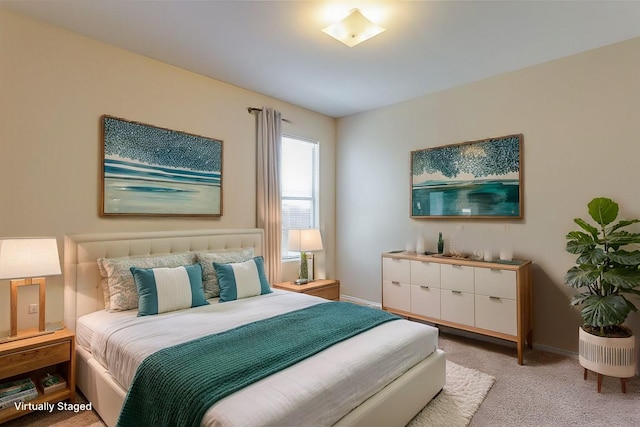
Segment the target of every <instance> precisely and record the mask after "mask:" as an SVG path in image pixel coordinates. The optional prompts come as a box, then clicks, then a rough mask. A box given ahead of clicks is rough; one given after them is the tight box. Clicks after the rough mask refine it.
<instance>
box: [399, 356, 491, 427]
mask: <svg viewBox="0 0 640 427" xmlns="http://www.w3.org/2000/svg"><path fill="white" fill-rule="evenodd" d="M446 378H447V379H446V383H445V385H444V388H443V389H442V391H441V392H440V394H439V395H438V396H437V397H436V398H435V399H433V400H432V401H431V402H430V403H429V404H428V405H427V406H425V407H424V409H423V410H422V411H420V413H418V415H416V416H415V417H414V418H413V420H411V422H409V424H408V425H407V426H408V427H466V426H467V425H469V422H471V418H472V417H473V414H475V413H476V411H477V410H478V407H480V404H481V403H482V401H483V400H484V398H485V397H486V396H487V393H488V392H489V390H490V389H491V387H492V386H493V383H494V382H495V381H496V379H495V378H494V377H492V376H491V375H487V374H483V373H482V372H478V371H476V370H475V369H470V368H465V367H464V366H460V365H456V364H455V363H453V362H449V361H447V377H446Z"/></svg>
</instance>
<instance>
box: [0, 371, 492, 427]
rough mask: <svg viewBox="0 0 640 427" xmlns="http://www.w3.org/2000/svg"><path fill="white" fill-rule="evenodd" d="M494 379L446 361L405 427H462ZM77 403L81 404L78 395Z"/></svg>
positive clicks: (58, 426) (61, 418) (60, 422)
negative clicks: (437, 383)
mask: <svg viewBox="0 0 640 427" xmlns="http://www.w3.org/2000/svg"><path fill="white" fill-rule="evenodd" d="M494 381H495V378H494V377H492V376H490V375H486V374H483V373H481V372H478V371H476V370H474V369H469V368H465V367H463V366H460V365H456V364H455V363H453V362H449V361H447V379H446V384H445V386H444V389H443V391H442V392H441V393H440V394H439V395H438V396H437V397H436V398H435V399H434V400H433V401H431V403H429V405H427V406H426V407H425V408H424V409H423V410H422V411H421V412H420V413H419V414H418V415H416V417H415V418H414V419H413V420H412V421H411V422H410V423H409V425H408V427H427V426H428V427H440V426H442V427H463V426H467V425H468V424H469V421H470V420H471V417H473V414H474V413H475V412H476V410H477V409H478V406H480V403H482V400H483V399H484V397H485V396H486V394H487V392H488V391H489V389H490V388H491V386H492V385H493V383H494ZM77 400H78V402H83V401H84V399H83V397H82V396H81V395H79V396H78V399H77ZM5 426H6V427H20V426H31V427H45V426H47V427H49V426H55V427H103V426H104V423H102V421H101V420H100V418H99V417H98V415H97V414H96V413H95V412H81V413H78V414H74V413H73V412H54V413H52V414H45V413H31V414H29V415H25V416H24V417H22V418H18V419H16V420H14V421H10V422H9V423H7V424H6V425H5Z"/></svg>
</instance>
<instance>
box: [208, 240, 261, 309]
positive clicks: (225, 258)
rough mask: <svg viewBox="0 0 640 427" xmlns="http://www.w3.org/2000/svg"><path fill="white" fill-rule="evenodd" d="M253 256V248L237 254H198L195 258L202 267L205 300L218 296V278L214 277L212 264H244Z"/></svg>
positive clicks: (214, 271) (214, 272)
mask: <svg viewBox="0 0 640 427" xmlns="http://www.w3.org/2000/svg"><path fill="white" fill-rule="evenodd" d="M254 255H255V253H254V252H253V248H247V249H243V250H241V251H237V252H198V253H197V254H196V257H197V259H198V262H199V263H200V265H201V266H202V283H203V285H204V296H205V297H206V298H214V297H217V296H218V295H220V287H219V286H218V276H217V275H216V270H215V268H213V263H214V262H217V263H218V264H226V263H230V262H244V261H248V260H250V259H252V258H253V257H254Z"/></svg>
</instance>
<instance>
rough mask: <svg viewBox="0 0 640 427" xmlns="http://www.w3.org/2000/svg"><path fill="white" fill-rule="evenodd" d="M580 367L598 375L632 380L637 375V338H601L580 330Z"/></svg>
mask: <svg viewBox="0 0 640 427" xmlns="http://www.w3.org/2000/svg"><path fill="white" fill-rule="evenodd" d="M579 340H580V341H579V353H580V354H579V360H580V365H581V366H582V367H583V368H586V369H588V370H590V371H593V372H596V373H598V374H602V375H607V376H610V377H617V378H631V377H633V376H634V375H635V374H636V354H635V343H636V341H635V336H633V335H631V336H630V337H627V338H608V337H599V336H597V335H592V334H590V333H588V332H586V331H585V330H584V329H582V328H580V334H579Z"/></svg>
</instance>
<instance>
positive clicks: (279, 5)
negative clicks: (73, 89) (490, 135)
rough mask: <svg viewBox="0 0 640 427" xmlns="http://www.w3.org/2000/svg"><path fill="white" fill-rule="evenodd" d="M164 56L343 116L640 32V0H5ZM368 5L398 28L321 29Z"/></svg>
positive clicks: (2, 1)
mask: <svg viewBox="0 0 640 427" xmlns="http://www.w3.org/2000/svg"><path fill="white" fill-rule="evenodd" d="M0 6H2V7H5V8H7V9H10V10H13V11H16V12H19V13H23V14H26V15H29V16H31V17H33V18H36V19H38V20H41V21H46V22H49V23H51V24H54V25H57V26H60V27H64V28H67V29H69V30H72V31H75V32H78V33H80V34H84V35H87V36H89V37H92V38H95V39H98V40H102V41H104V42H106V43H110V44H112V45H115V46H119V47H122V48H124V49H127V50H129V51H132V52H136V53H139V54H142V55H145V56H148V57H151V58H155V59H157V60H160V61H163V62H166V63H168V64H172V65H175V66H178V67H181V68H185V69H187V70H191V71H194V72H196V73H200V74H203V75H206V76H210V77H212V78H215V79H218V80H221V81H224V82H227V83H231V84H233V85H236V86H239V87H242V88H246V89H249V90H252V91H255V92H259V93H262V94H265V95H268V96H271V97H274V98H278V99H281V100H284V101H287V102H290V103H292V104H296V105H299V106H301V107H305V108H308V109H310V110H313V111H317V112H320V113H323V114H326V115H328V116H332V117H342V116H346V115H350V114H353V113H357V112H360V111H365V110H370V109H373V108H377V107H381V106H384V105H389V104H393V103H396V102H399V101H403V100H406V99H410V98H414V97H418V96H421V95H425V94H428V93H433V92H436V91H440V90H443V89H447V88H451V87H454V86H458V85H461V84H464V83H468V82H472V81H476V80H480V79H483V78H486V77H489V76H493V75H496V74H501V73H505V72H508V71H513V70H516V69H520V68H523V67H527V66H530V65H533V64H538V63H542V62H546V61H550V60H553V59H556V58H560V57H563V56H568V55H572V54H575V53H579V52H583V51H586V50H590V49H594V48H597V47H600V46H605V45H608V44H612V43H616V42H619V41H622V40H627V39H630V38H634V37H638V36H640V1H338V2H336V1H122V0H120V1H114V0H91V1H88V0H85V1H79V0H74V1H69V0H48V1H37V0H31V1H15V0H0ZM353 7H359V8H360V9H361V10H362V12H363V13H364V14H365V15H367V16H368V17H369V18H370V19H372V20H375V21H376V22H377V23H379V24H380V25H382V26H383V27H385V28H386V29H387V31H385V32H384V33H382V34H381V35H379V36H377V37H375V38H373V39H371V40H368V41H366V42H364V43H362V44H361V45H359V46H356V47H354V48H349V47H346V46H344V45H342V44H341V43H339V42H338V41H336V40H334V39H332V38H330V37H329V36H327V35H326V34H324V33H322V32H321V31H320V30H321V29H322V28H324V27H325V26H327V25H329V24H330V23H331V22H332V21H331V19H332V17H331V13H330V12H333V13H334V14H335V13H336V12H337V13H338V14H340V13H342V14H343V15H344V14H346V13H347V12H348V11H349V10H350V9H351V8H353Z"/></svg>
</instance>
